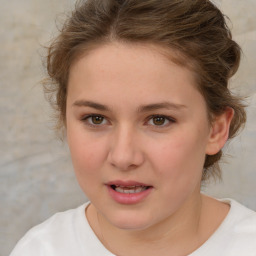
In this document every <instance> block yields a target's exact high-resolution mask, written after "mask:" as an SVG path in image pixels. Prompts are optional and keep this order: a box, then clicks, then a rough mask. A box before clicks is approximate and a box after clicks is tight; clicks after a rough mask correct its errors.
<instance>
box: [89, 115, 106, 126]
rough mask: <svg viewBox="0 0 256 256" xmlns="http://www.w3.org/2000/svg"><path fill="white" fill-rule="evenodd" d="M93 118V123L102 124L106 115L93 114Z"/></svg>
mask: <svg viewBox="0 0 256 256" xmlns="http://www.w3.org/2000/svg"><path fill="white" fill-rule="evenodd" d="M91 118H92V123H93V124H101V123H102V122H103V120H104V117H102V116H92V117H91Z"/></svg>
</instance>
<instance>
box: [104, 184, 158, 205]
mask: <svg viewBox="0 0 256 256" xmlns="http://www.w3.org/2000/svg"><path fill="white" fill-rule="evenodd" d="M107 188H108V192H109V194H110V196H111V197H112V198H113V199H114V200H115V201H116V202H117V203H119V204H137V203H140V202H141V201H143V200H144V199H145V198H146V197H147V196H148V195H149V194H150V193H151V191H152V189H153V188H152V187H150V188H148V189H146V190H144V191H142V192H139V193H131V194H126V193H120V192H117V191H115V190H114V189H112V188H111V187H110V186H107Z"/></svg>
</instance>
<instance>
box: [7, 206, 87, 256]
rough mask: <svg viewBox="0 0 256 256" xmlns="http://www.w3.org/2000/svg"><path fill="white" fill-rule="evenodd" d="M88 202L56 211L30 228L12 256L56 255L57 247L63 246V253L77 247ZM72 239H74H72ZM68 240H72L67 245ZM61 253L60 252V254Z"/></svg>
mask: <svg viewBox="0 0 256 256" xmlns="http://www.w3.org/2000/svg"><path fill="white" fill-rule="evenodd" d="M87 205H88V203H86V204H84V205H81V206H80V207H78V208H76V209H71V210H68V211H65V212H60V213H56V214H55V215H53V216H52V217H51V218H49V219H48V220H46V221H44V222H43V223H41V224H39V225H37V226H35V227H34V228H32V229H31V230H29V231H28V232H27V233H26V235H25V236H24V237H23V238H22V239H21V240H20V241H19V242H18V244H17V245H16V247H15V248H14V250H13V251H12V253H11V255H10V256H18V255H19V256H23V255H24V256H25V255H26V256H32V255H33V256H34V255H39V256H43V255H47V256H48V255H49V256H51V255H55V254H54V250H55V247H56V248H58V250H59V248H62V249H61V250H63V252H65V253H64V254H63V255H66V253H67V252H68V251H72V250H73V248H71V247H70V246H75V245H76V249H77V241H75V240H76V238H77V237H78V234H77V232H79V229H77V227H79V226H82V225H85V224H86V223H85V222H86V218H85V215H84V211H85V208H86V207H87ZM71 240H72V241H71ZM67 241H70V242H71V243H69V244H68V245H67ZM58 255H59V254H58Z"/></svg>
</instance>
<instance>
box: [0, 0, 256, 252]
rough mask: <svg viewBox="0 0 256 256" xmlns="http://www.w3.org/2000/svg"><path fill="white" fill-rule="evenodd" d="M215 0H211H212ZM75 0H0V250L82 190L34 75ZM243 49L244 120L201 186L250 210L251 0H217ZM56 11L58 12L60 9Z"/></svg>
mask: <svg viewBox="0 0 256 256" xmlns="http://www.w3.org/2000/svg"><path fill="white" fill-rule="evenodd" d="M216 1H217V0H216ZM73 2H74V0H62V1H57V0H44V1H40V0H12V1H4V0H0V3H1V8H0V24H1V26H0V89H1V93H0V117H1V126H0V155H1V157H0V177H1V183H0V196H1V209H2V210H1V217H0V224H1V231H0V256H4V255H8V254H9V252H10V250H11V248H12V247H13V246H14V244H15V243H16V242H17V240H18V239H19V238H20V237H21V236H22V235H23V234H24V233H25V231H26V230H28V229H29V228H30V227H32V226H33V225H35V224H37V223H39V222H41V221H43V220H44V219H46V218H48V217H49V216H51V215H52V214H53V213H54V212H56V211H61V210H65V209H68V208H71V207H75V206H77V205H78V204H80V203H82V202H84V201H85V200H86V199H85V196H84V195H83V193H82V192H81V190H80V189H79V187H78V185H77V184H76V181H75V178H74V175H73V172H72V166H71V163H70V158H69V156H68V149H67V147H66V145H65V144H64V143H60V142H58V141H57V139H56V138H55V135H54V133H53V131H51V130H50V127H51V125H52V123H51V121H50V118H49V115H50V109H49V107H48V104H47V103H46V102H45V100H44V97H43V93H42V88H41V85H40V83H39V82H40V80H41V79H42V77H43V75H44V70H43V68H42V65H41V56H43V55H44V51H43V48H42V47H41V45H43V44H46V43H47V41H48V40H49V39H50V38H51V36H52V35H53V34H54V32H55V18H56V14H57V13H60V12H63V11H65V10H69V9H70V7H71V6H72V3H73ZM218 3H220V4H221V8H223V10H224V12H225V13H226V14H227V15H228V16H230V18H231V20H232V21H233V27H234V28H233V32H234V35H235V38H236V39H237V40H238V42H239V43H240V44H241V46H242V48H243V50H244V57H243V61H242V66H241V69H240V71H239V73H238V74H237V75H236V77H235V78H234V79H233V84H232V86H233V87H234V88H235V89H236V90H237V91H240V92H241V93H242V94H246V95H249V96H250V97H249V99H248V101H249V102H250V107H249V108H248V119H249V120H248V124H247V126H246V129H245V130H244V132H243V133H242V134H241V136H240V137H239V138H237V139H236V140H235V141H234V142H232V143H231V144H230V145H229V146H228V147H227V149H228V150H227V151H228V152H229V154H231V155H233V157H229V158H226V160H227V161H229V162H230V164H228V165H227V164H223V169H224V171H223V172H224V179H223V182H222V183H220V184H216V185H215V184H210V185H209V186H207V188H204V190H205V191H206V192H207V193H210V194H212V195H215V196H218V197H232V198H235V199H237V200H239V201H240V202H242V203H244V204H245V205H247V206H249V207H251V208H253V209H255V210H256V200H255V197H256V186H255V184H256V170H255V169H256V157H255V150H254V148H255V146H256V118H255V117H256V84H255V81H256V72H255V70H256V61H255V60H256V17H255V10H256V0H247V1H240V0H223V1H218ZM60 17H61V16H60Z"/></svg>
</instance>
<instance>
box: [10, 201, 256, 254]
mask: <svg viewBox="0 0 256 256" xmlns="http://www.w3.org/2000/svg"><path fill="white" fill-rule="evenodd" d="M222 201H224V202H227V203H229V204H230V205H231V208H230V211H229V213H228V215H227V216H226V218H225V219H224V221H223V222H222V224H221V225H220V227H219V228H218V229H217V230H216V231H215V233H214V234H213V235H212V236H211V237H210V238H209V239H208V240H207V241H206V242H205V243H204V244H203V245H202V246H201V247H200V248H198V249H197V250H196V251H194V252H193V253H192V254H190V255H189V256H256V213H255V212H254V211H252V210H249V209H247V208H246V207H244V206H242V205H241V204H239V203H237V202H236V201H234V200H231V199H225V200H222ZM88 204H89V203H86V204H84V205H82V206H80V207H78V208H77V209H73V210H68V211H66V212H62V213H57V214H55V215H54V216H52V217H51V218H50V219H48V220H47V221H45V222H43V223H42V224H40V225H38V226H36V227H34V228H32V229H31V230H30V231H29V232H28V233H27V234H26V235H25V236H24V237H23V238H22V239H21V240H20V241H19V243H18V244H17V245H16V247H15V248H14V250H13V251H12V253H11V255H10V256H114V254H112V253H111V252H109V251H108V250H107V249H106V248H105V247H104V246H103V244H102V243H101V242H100V241H99V239H98V238H97V237H96V235H95V234H94V232H93V230H92V229H91V227H90V225H89V223H88V221H87V219H86V217H85V208H86V207H87V206H88Z"/></svg>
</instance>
